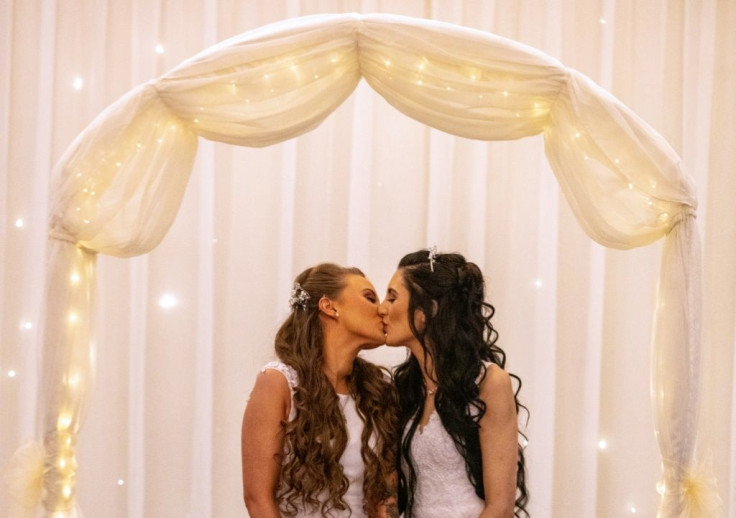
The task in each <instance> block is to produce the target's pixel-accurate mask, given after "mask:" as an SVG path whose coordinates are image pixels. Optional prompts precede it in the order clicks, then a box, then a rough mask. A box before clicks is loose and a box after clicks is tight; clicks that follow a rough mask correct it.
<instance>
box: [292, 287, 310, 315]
mask: <svg viewBox="0 0 736 518" xmlns="http://www.w3.org/2000/svg"><path fill="white" fill-rule="evenodd" d="M308 302H309V293H307V292H306V290H305V289H304V288H302V285H301V284H299V283H298V282H295V283H294V287H293V288H291V297H289V307H290V308H291V309H292V310H295V309H297V308H302V309H303V310H306V309H307V303H308Z"/></svg>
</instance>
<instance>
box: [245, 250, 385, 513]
mask: <svg viewBox="0 0 736 518" xmlns="http://www.w3.org/2000/svg"><path fill="white" fill-rule="evenodd" d="M291 295H292V296H291V299H290V301H289V303H290V306H291V313H290V314H289V316H288V317H287V319H286V321H285V322H284V323H283V324H282V326H281V328H280V329H279V331H278V333H277V334H276V340H275V349H276V355H277V356H278V358H279V361H276V362H271V363H269V364H267V365H266V366H265V367H264V368H263V369H262V370H261V373H260V374H259V375H258V377H257V379H256V382H255V386H254V388H253V391H252V392H251V395H250V398H249V401H248V404H247V406H246V409H245V415H244V417H243V428H242V466H243V493H244V497H245V504H246V507H247V509H248V513H249V514H250V516H251V518H273V517H280V516H296V517H300V518H303V517H323V516H326V517H336V518H342V517H348V516H351V517H353V518H361V517H385V518H394V517H398V511H397V506H396V496H395V495H396V484H395V470H396V451H397V442H398V437H397V430H398V426H397V421H398V419H397V415H396V409H397V401H396V395H395V391H394V388H393V385H392V384H391V381H390V377H389V375H388V373H387V372H386V371H385V370H382V369H380V368H379V367H377V366H375V365H373V364H371V363H369V362H367V361H365V360H363V359H361V358H358V357H357V355H358V353H359V352H360V351H361V350H362V349H366V348H373V347H377V346H379V345H382V344H383V343H384V333H383V322H382V320H381V317H380V316H379V315H378V296H377V295H376V292H375V290H374V289H373V285H372V284H371V283H370V281H368V279H366V278H365V276H364V275H363V274H362V272H361V271H360V270H358V269H355V268H343V267H340V266H337V265H334V264H321V265H317V266H315V267H313V268H309V269H307V270H305V271H304V272H302V273H301V274H300V275H299V276H298V277H297V278H296V283H295V284H294V289H293V291H292V294H291Z"/></svg>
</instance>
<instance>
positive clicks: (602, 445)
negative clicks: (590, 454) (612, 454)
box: [598, 439, 608, 450]
mask: <svg viewBox="0 0 736 518" xmlns="http://www.w3.org/2000/svg"><path fill="white" fill-rule="evenodd" d="M606 448H608V443H607V442H606V440H605V439H601V440H600V441H598V449H599V450H605V449H606Z"/></svg>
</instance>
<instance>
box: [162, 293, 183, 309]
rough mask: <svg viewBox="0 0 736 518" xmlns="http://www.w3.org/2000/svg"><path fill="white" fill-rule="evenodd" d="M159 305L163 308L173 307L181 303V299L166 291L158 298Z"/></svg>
mask: <svg viewBox="0 0 736 518" xmlns="http://www.w3.org/2000/svg"><path fill="white" fill-rule="evenodd" d="M158 305H159V306H161V307H162V308H163V309H171V308H173V307H175V306H178V305H179V299H177V298H176V297H175V296H174V295H172V294H171V293H165V294H164V295H162V296H161V298H160V299H158Z"/></svg>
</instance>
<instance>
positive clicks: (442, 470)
mask: <svg viewBox="0 0 736 518" xmlns="http://www.w3.org/2000/svg"><path fill="white" fill-rule="evenodd" d="M411 455H412V459H413V463H414V469H415V471H416V476H417V482H416V488H415V492H414V506H413V509H412V518H477V517H478V515H479V514H480V513H481V511H482V510H483V507H484V506H485V502H484V500H483V499H481V498H479V497H478V495H476V494H475V489H474V488H473V485H472V484H471V483H470V480H469V479H468V474H467V471H466V470H465V460H464V459H463V457H462V455H460V452H458V451H457V448H456V447H455V443H454V442H453V441H452V437H450V434H448V433H447V430H445V427H444V426H442V420H441V419H440V416H439V415H438V414H437V412H436V411H433V412H432V414H430V416H429V421H428V422H427V424H426V425H425V426H424V429H420V428H417V431H416V433H415V434H414V438H413V439H412V442H411Z"/></svg>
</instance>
